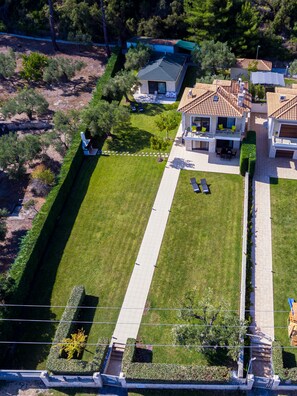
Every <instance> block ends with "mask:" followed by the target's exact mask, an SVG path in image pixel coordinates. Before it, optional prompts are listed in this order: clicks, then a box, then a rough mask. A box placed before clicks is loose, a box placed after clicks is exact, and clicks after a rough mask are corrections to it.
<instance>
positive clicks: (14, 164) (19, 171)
mask: <svg viewBox="0 0 297 396" xmlns="http://www.w3.org/2000/svg"><path fill="white" fill-rule="evenodd" d="M40 152H41V146H40V143H39V137H38V136H34V135H26V136H25V137H23V138H17V137H16V135H15V134H14V133H9V134H8V135H4V136H2V137H1V138H0V168H1V169H2V170H3V171H5V172H7V173H8V174H9V176H10V177H11V178H13V179H18V178H20V177H21V176H23V175H24V173H25V172H26V168H25V164H26V163H30V162H31V161H33V160H34V159H35V158H36V157H37V156H38V155H39V153H40Z"/></svg>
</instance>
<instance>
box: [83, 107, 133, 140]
mask: <svg viewBox="0 0 297 396" xmlns="http://www.w3.org/2000/svg"><path fill="white" fill-rule="evenodd" d="M130 117H131V115H130V112H129V110H128V109H127V107H125V106H118V104H117V103H116V102H112V103H109V102H107V101H105V100H101V101H99V102H97V103H96V105H93V106H88V107H87V108H85V109H84V110H83V111H82V122H83V124H84V125H85V127H86V129H87V130H88V131H89V132H90V133H91V135H92V136H96V135H97V136H105V135H110V134H112V133H114V132H117V131H118V130H123V129H127V127H128V126H129V125H130Z"/></svg>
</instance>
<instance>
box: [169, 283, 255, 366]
mask: <svg viewBox="0 0 297 396" xmlns="http://www.w3.org/2000/svg"><path fill="white" fill-rule="evenodd" d="M182 308H183V309H182V310H181V311H180V313H179V316H180V318H181V320H182V321H183V322H187V324H181V325H176V326H175V327H174V328H173V335H174V338H175V340H176V342H177V343H178V344H181V345H186V346H189V348H195V349H197V350H198V351H199V352H201V353H203V354H204V355H205V356H206V357H207V358H208V359H209V360H210V361H211V360H212V359H213V358H214V357H215V355H216V354H218V353H221V352H224V353H225V354H226V355H227V356H229V357H230V358H231V359H233V360H236V359H237V358H238V353H239V350H240V346H241V342H240V340H241V339H243V337H244V335H245V334H246V331H247V323H246V322H244V321H241V320H240V319H239V316H238V314H237V313H236V312H234V311H232V310H231V307H230V305H229V304H228V303H227V302H226V301H224V300H222V299H221V298H220V300H219V302H217V301H216V296H215V295H214V293H213V291H212V290H211V289H210V288H209V289H207V290H206V292H205V293H204V295H203V296H201V295H199V294H198V292H197V290H196V289H193V290H191V291H189V292H187V293H186V294H185V296H184V300H183V302H182ZM193 345H196V346H194V347H193Z"/></svg>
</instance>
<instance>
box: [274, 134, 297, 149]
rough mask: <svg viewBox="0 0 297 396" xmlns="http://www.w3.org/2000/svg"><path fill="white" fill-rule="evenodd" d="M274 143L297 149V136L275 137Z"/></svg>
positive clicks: (277, 145)
mask: <svg viewBox="0 0 297 396" xmlns="http://www.w3.org/2000/svg"><path fill="white" fill-rule="evenodd" d="M272 141H273V145H274V146H276V147H279V148H289V147H290V148H292V149H294V150H296V149H297V138H290V137H283V138H280V137H277V136H274V137H273V140H272Z"/></svg>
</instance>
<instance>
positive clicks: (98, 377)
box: [93, 373, 103, 388]
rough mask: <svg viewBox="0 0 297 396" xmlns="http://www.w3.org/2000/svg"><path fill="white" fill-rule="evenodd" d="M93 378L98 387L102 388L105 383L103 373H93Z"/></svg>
mask: <svg viewBox="0 0 297 396" xmlns="http://www.w3.org/2000/svg"><path fill="white" fill-rule="evenodd" d="M93 380H94V383H95V384H96V385H98V387H100V388H102V386H103V383H102V378H101V374H100V373H94V374H93Z"/></svg>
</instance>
